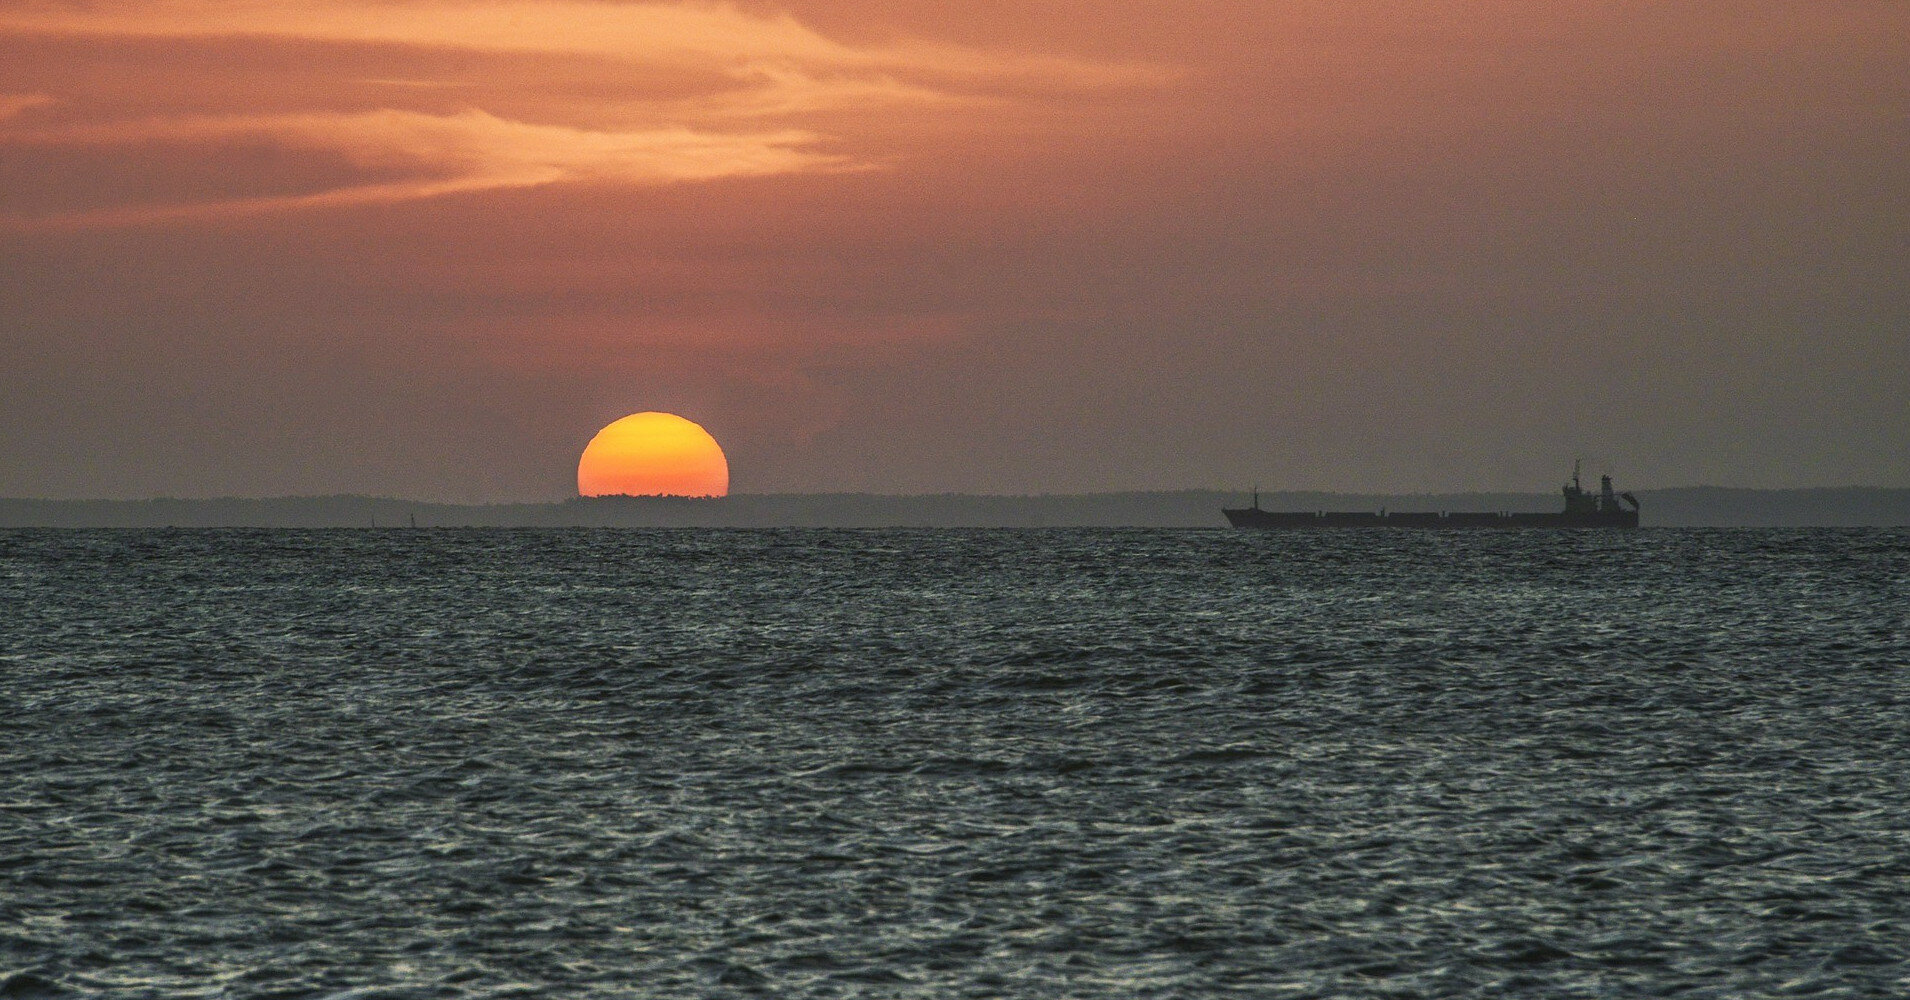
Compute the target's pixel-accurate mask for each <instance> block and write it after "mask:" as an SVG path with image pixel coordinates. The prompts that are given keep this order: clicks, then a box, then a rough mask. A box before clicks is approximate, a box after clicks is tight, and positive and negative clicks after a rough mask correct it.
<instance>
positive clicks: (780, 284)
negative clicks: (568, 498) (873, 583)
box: [0, 0, 1910, 501]
mask: <svg viewBox="0 0 1910 1000" xmlns="http://www.w3.org/2000/svg"><path fill="white" fill-rule="evenodd" d="M1906 66H1910V5H1905V4H1902V3H1900V2H1897V0H1877V2H1835V0H1821V2H1820V0H1814V2H1812V3H1810V4H1797V3H1793V2H1768V3H1760V2H1748V0H1747V2H1731V3H1715V4H1713V3H1689V4H1682V3H1681V4H1661V3H1655V2H1650V3H1648V2H1638V3H1613V2H1608V0H1599V2H1589V0H1588V2H1560V3H1548V4H1543V5H1534V4H1529V3H1525V2H1522V0H1519V2H1515V0H1507V2H1503V3H1490V2H1480V0H1441V2H1430V0H1428V2H1421V3H1389V4H1375V5H1364V4H1345V3H1340V2H1326V0H1321V2H1283V3H1279V4H1258V5H1247V4H1237V3H1231V2H1230V3H1199V2H1195V3H1171V4H1170V3H1165V2H1159V3H1155V2H1139V3H1122V4H1110V5H1106V6H1105V7H1104V8H1099V9H1097V10H1096V11H1095V12H1094V15H1093V16H1083V15H1082V9H1081V6H1080V5H1079V4H1077V3H1058V2H1057V3H1044V2H1019V3H993V2H988V3H970V4H961V5H954V4H947V3H939V2H934V3H932V2H927V0H887V2H883V0H817V2H793V3H787V4H771V3H736V4H713V3H614V2H597V0H562V2H535V0H500V2H486V0H430V2H404V0H297V2H292V0H279V2H269V3H268V2H263V0H260V2H240V3H234V2H213V0H164V2H139V0H123V2H118V3H113V4H83V3H76V2H73V3H68V2H41V0H12V2H10V3H8V4H6V5H5V6H4V7H0V369H3V370H5V371H7V372H8V373H9V374H8V376H7V377H8V380H9V383H10V384H9V386H8V391H7V392H5V393H0V419H4V420H5V421H6V423H7V426H8V428H9V432H8V434H7V435H6V436H5V437H4V438H3V439H0V495H9V496H89V497H90V496H133V497H137V496H151V495H178V496H199V495H219V494H242V495H273V494H286V493H333V492H359V493H374V494H389V495H403V496H414V497H420V498H427V499H444V500H453V501H459V500H509V499H546V498H556V497H561V496H564V495H566V494H567V493H568V492H569V486H570V477H571V476H572V474H573V472H574V469H575V462H576V456H577V454H578V452H579V451H580V450H581V448H582V446H583V444H584V442H586V441H587V440H588V439H589V437H590V435H591V434H592V433H594V432H595V430H596V429H597V428H599V427H601V426H602V425H604V424H605V423H607V422H608V421H609V420H611V419H614V418H615V417H617V416H620V415H622V414H625V413H630V412H636V411H639V410H652V409H654V410H667V411H671V412H676V413H681V414H684V415H685V416H688V417H690V418H692V419H694V420H696V421H698V422H699V423H701V424H703V425H704V426H705V427H707V428H709V430H710V431H711V432H712V433H713V434H715V436H716V437H717V439H718V440H719V441H721V442H722V444H723V446H724V448H725V449H726V450H727V451H728V452H729V457H730V465H731V470H732V474H733V479H732V489H734V490H735V491H737V492H767V491H812V490H813V491H824V490H872V491H878V492H919V491H939V490H973V491H1010V492H1024V491H1026V492H1044V491H1045V492H1060V491H1074V490H1100V489H1126V488H1143V489H1153V488H1178V487H1212V486H1226V487H1234V486H1244V485H1248V484H1251V483H1253V482H1259V483H1261V484H1262V485H1265V486H1267V487H1268V488H1289V487H1290V488H1315V487H1321V488H1341V489H1387V490H1418V489H1453V488H1469V487H1480V488H1530V489H1535V490H1538V489H1545V488H1548V487H1549V485H1550V484H1551V482H1552V481H1553V480H1554V479H1556V478H1558V476H1559V475H1561V474H1562V473H1561V470H1562V469H1564V468H1566V467H1567V466H1568V464H1569V462H1570V460H1571V458H1572V457H1574V456H1579V455H1583V456H1585V457H1587V458H1588V459H1591V460H1592V461H1593V462H1594V463H1602V464H1605V465H1609V466H1610V467H1612V468H1613V470H1614V471H1615V472H1617V473H1618V474H1619V475H1620V478H1621V479H1622V480H1624V481H1627V482H1629V483H1634V484H1639V485H1678V484H1685V483H1692V482H1714V483H1733V484H1741V485H1752V484H1770V485H1817V484H1841V483H1852V482H1859V483H1874V484H1880V485H1899V486H1904V485H1910V445H1906V443H1905V442H1907V441H1910V417H1907V416H1906V412H1910V408H1906V407H1904V406H1903V405H1902V402H1901V401H1902V399H1903V398H1906V397H1910V347H1907V346H1906V343H1907V341H1910V337H1907V336H1906V334H1905V331H1906V330H1910V290H1907V286H1910V283H1906V282H1904V281H1903V278H1902V274H1903V267H1902V261H1903V260H1904V259H1905V258H1906V257H1907V256H1910V204H1907V203H1906V202H1910V198H1907V197H1906V180H1905V177H1906V175H1905V172H1904V169H1903V165H1904V163H1905V162H1907V161H1906V153H1910V124H1907V123H1910V71H1907V70H1906V69H1905V67H1906Z"/></svg>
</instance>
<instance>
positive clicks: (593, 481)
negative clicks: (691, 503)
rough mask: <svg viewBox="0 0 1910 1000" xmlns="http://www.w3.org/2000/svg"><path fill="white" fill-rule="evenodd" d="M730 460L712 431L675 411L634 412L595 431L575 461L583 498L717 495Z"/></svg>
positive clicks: (726, 480) (725, 484)
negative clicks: (724, 454) (594, 434)
mask: <svg viewBox="0 0 1910 1000" xmlns="http://www.w3.org/2000/svg"><path fill="white" fill-rule="evenodd" d="M729 491H730V463H729V459H727V458H724V457H723V449H722V448H721V447H720V446H718V445H717V443H716V439H715V438H713V437H711V436H710V432H709V431H706V430H704V429H703V428H701V427H699V426H697V425H696V424H695V423H693V422H691V421H688V420H685V419H683V418H682V417H679V416H677V415H676V414H674V413H655V412H650V413H632V414H631V415H629V416H627V417H625V418H623V419H622V420H618V421H616V422H615V423H612V424H611V425H610V426H608V427H605V428H604V429H603V430H600V431H598V432H597V436H596V437H594V438H591V439H590V443H589V444H588V445H585V446H584V455H583V457H582V458H580V459H578V460H577V493H578V494H579V495H581V496H587V497H601V496H613V495H616V494H620V493H624V494H629V495H630V496H673V497H720V496H727V495H728V494H729Z"/></svg>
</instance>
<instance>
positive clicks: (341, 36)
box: [0, 0, 1161, 85]
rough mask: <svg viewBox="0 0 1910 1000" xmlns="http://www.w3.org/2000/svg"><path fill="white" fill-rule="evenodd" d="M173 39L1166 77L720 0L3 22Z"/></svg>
mask: <svg viewBox="0 0 1910 1000" xmlns="http://www.w3.org/2000/svg"><path fill="white" fill-rule="evenodd" d="M4 29H10V30H14V31H35V32H45V33H59V34H71V35H122V36H146V37H165V38H208V37H235V36H248V35H250V36H274V37H284V38H297V39H305V40H312V41H333V42H358V43H377V44H396V45H427V46H436V47H445V48H454V49H466V50H473V51H490V52H545V53H562V54H571V55H590V56H598V57H603V58H608V59H614V60H623V61H631V62H642V63H656V62H659V61H678V62H683V63H688V64H693V65H698V66H707V65H711V64H712V62H711V61H712V60H715V61H717V64H719V65H720V64H725V63H727V64H730V65H734V66H737V67H738V68H743V67H745V66H748V65H753V64H758V63H762V62H777V63H792V64H799V65H808V66H815V67H834V68H837V69H843V70H864V71H867V70H904V71H908V72H911V73H931V74H936V75H948V76H978V77H990V78H998V77H1001V76H1003V75H1026V76H1040V77H1046V78H1049V79H1051V80H1053V81H1056V82H1063V81H1065V82H1073V83H1078V84H1087V85H1099V84H1108V83H1136V82H1145V81H1149V80H1158V79H1159V78H1160V76H1161V74H1160V71H1159V70H1158V69H1157V68H1151V67H1145V66H1131V65H1108V64H1102V63H1096V62H1092V61H1088V60H1079V59H1069V58H1065V57H1057V56H1048V55H1039V54H1034V55H1031V54H1025V53H1003V52H993V51H987V50H981V49H973V48H966V47H961V46H950V45H935V44H932V43H926V42H916V41H903V42H895V43H891V44H886V45H880V46H854V45H847V44H843V43H840V42H836V41H834V40H832V39H829V38H827V37H825V36H824V35H822V34H820V33H818V32H816V31H813V30H811V29H810V28H808V27H805V26H804V25H803V24H801V23H800V22H798V21H797V20H796V19H795V18H793V17H791V16H789V15H787V14H775V15H759V14H750V13H747V12H745V11H742V10H739V9H737V8H735V7H733V6H730V5H727V4H715V3H695V2H692V3H634V4H623V3H605V2H593V0H422V2H414V3H405V4H396V3H388V2H365V0H272V2H263V0H145V2H130V3H125V4H115V5H112V6H110V7H108V6H96V5H92V4H87V5H83V6H76V5H74V4H71V3H57V2H49V0H13V2H12V3H10V4H9V5H8V7H7V9H6V10H5V11H0V30H4Z"/></svg>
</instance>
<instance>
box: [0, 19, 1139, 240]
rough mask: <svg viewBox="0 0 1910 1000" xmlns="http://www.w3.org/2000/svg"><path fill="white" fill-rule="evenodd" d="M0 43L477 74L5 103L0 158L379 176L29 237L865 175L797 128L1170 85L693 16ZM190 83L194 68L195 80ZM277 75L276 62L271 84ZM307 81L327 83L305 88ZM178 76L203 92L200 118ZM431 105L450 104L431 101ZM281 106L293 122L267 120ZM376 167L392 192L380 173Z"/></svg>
mask: <svg viewBox="0 0 1910 1000" xmlns="http://www.w3.org/2000/svg"><path fill="white" fill-rule="evenodd" d="M0 37H10V38H13V39H14V40H15V42H16V43H19V42H20V40H22V39H26V40H28V41H29V42H30V40H32V39H36V38H38V39H60V38H69V39H70V38H149V39H179V40H193V41H198V42H217V43H220V44H222V45H227V46H230V45H233V44H240V45H244V44H247V40H248V39H251V40H261V41H272V40H295V41H298V42H300V43H303V44H305V45H307V46H310V45H311V44H313V43H316V44H317V45H318V47H319V49H318V51H319V52H321V53H322V52H324V51H326V50H328V49H343V48H349V47H353V46H356V47H360V48H361V49H362V47H363V46H374V47H389V46H403V47H413V48H416V49H418V50H419V53H420V56H421V57H422V56H424V55H425V54H427V53H430V54H435V55H436V56H439V57H441V56H442V55H443V54H445V53H447V52H451V53H457V52H462V53H466V54H468V55H469V56H470V57H471V58H472V59H475V60H477V63H476V64H475V65H476V66H478V67H479V69H477V70H476V71H475V73H473V71H472V70H471V69H469V68H468V67H469V66H470V65H472V64H470V63H468V61H467V62H465V63H464V65H466V66H467V68H466V69H465V70H463V71H462V72H463V75H457V74H451V75H446V74H445V73H434V72H432V71H431V70H430V67H431V66H434V65H435V66H442V65H443V61H442V60H441V59H440V60H439V61H437V62H434V61H433V60H432V59H430V58H418V59H415V60H413V63H415V65H408V66H407V68H405V69H403V70H401V71H400V73H399V74H398V75H392V76H384V75H378V74H375V73H374V74H367V73H364V72H362V70H360V71H355V72H352V73H351V74H349V75H347V76H341V77H340V78H339V79H337V80H333V81H331V82H329V83H320V84H316V85H315V84H313V83H312V82H311V81H312V79H313V77H312V76H311V74H310V72H309V71H310V67H309V66H307V67H303V69H304V70H305V73H306V75H305V76H304V77H302V78H301V82H300V84H299V86H298V87H296V88H295V87H290V86H288V87H287V88H284V89H283V91H282V92H281V93H278V94H276V95H274V100H275V104H276V108H275V110H273V111H270V112H267V111H265V110H263V108H264V105H262V104H261V105H255V107H254V109H245V108H242V107H241V108H235V107H234V106H232V104H231V103H230V102H231V101H232V100H233V97H232V89H231V87H230V85H229V84H227V83H226V82H225V81H223V80H220V79H219V78H218V70H217V68H216V67H207V68H204V69H198V68H196V67H193V66H190V65H188V66H187V67H186V69H184V70H181V69H180V66H179V65H169V66H168V69H169V71H171V72H173V73H175V74H177V73H181V72H184V73H185V74H186V84H185V85H184V86H182V87H181V88H179V92H178V93H170V92H169V93H168V94H167V98H166V100H167V109H166V110H155V109H154V108H152V107H147V108H145V109H143V110H141V111H138V112H136V113H134V112H133V110H132V109H131V108H130V107H129V108H126V109H125V110H120V109H116V108H114V107H112V106H110V102H101V101H100V100H98V99H97V98H96V99H95V100H94V102H93V103H92V104H86V103H83V102H72V103H71V104H70V105H69V106H66V107H63V108H62V112H63V120H64V121H65V122H67V123H66V124H63V125H61V126H58V127H55V126H53V125H50V124H48V125H43V126H42V127H39V128H27V127H24V126H25V125H26V121H25V119H24V113H25V112H26V111H27V110H28V109H31V108H34V107H36V106H39V105H43V104H51V103H54V102H55V100H56V97H57V96H58V95H54V94H41V93H33V94H25V95H0V148H4V147H5V146H6V145H10V144H11V145H16V146H17V145H22V144H29V145H37V146H40V147H53V146H66V147H71V148H74V149H78V150H82V151H83V150H89V149H90V150H93V151H95V153H96V154H98V153H99V152H100V151H110V150H113V149H120V150H122V151H123V153H124V155H125V156H126V157H137V156H138V155H140V153H139V147H140V146H141V144H154V143H159V144H173V145H189V146H190V145H202V146H205V147H207V153H208V155H211V154H212V153H214V152H216V147H217V146H218V144H221V143H231V142H235V141H252V142H257V141H265V142H268V143H275V144H278V145H280V146H283V147H285V148H289V149H309V150H318V151H324V152H328V153H332V154H335V155H338V156H341V157H343V158H344V159H345V160H346V161H347V162H349V163H352V164H355V165H358V166H361V167H364V168H367V170H368V171H369V170H374V169H375V170H377V171H382V173H379V174H378V175H377V178H376V179H375V180H373V179H369V178H370V176H371V175H370V174H368V175H367V179H365V180H364V181H363V182H362V183H349V182H347V183H342V184H341V185H340V186H336V187H333V188H331V189H328V190H325V191H320V192H315V193H314V192H301V193H296V194H293V193H288V194H283V195H274V196H263V197H262V196H258V195H256V194H254V195H248V196H245V197H238V196H235V197H233V198H231V199H229V200H223V201H221V200H213V201H206V200H204V199H203V197H201V198H199V199H197V200H182V201H181V202H180V203H178V204H168V205H144V206H139V207H126V206H115V205H99V206H95V207H93V208H88V209H84V210H80V211H77V212H73V213H69V214H66V215H62V216H60V217H58V218H56V219H52V220H48V219H44V218H42V219H41V220H40V223H41V224H79V225H118V224H130V223H136V222H141V221H149V220H154V219H162V218H172V217H180V216H195V215H204V214H217V213H230V212H265V211H276V210H285V209H296V208H308V207H319V206H336V205H354V204H365V203H370V202H387V201H401V200H408V199H415V198H427V197H433V196H439V195H445V194H453V193H461V192H474V191H484V190H493V189H502V188H522V187H533V186H539V185H547V184H559V183H568V182H601V183H615V184H626V185H652V184H663V183H678V182H684V181H696V180H709V179H717V178H725V177H739V176H763V175H775V174H794V173H811V172H816V171H840V170H845V169H853V168H856V167H868V166H870V165H871V164H870V163H869V162H867V161H861V162H858V161H855V160H852V159H850V158H849V156H848V155H847V154H844V153H841V152H834V151H831V149H830V148H829V147H830V146H831V137H830V136H828V135H825V134H823V132H822V131H820V130H819V129H818V128H816V127H814V126H813V125H811V124H807V123H806V119H805V116H813V115H818V114H824V113H827V114H830V115H832V117H831V118H830V119H829V129H830V131H831V132H832V133H833V132H835V131H838V130H840V129H842V128H845V127H846V128H850V129H852V130H853V129H856V128H857V127H858V126H857V124H856V122H857V121H858V120H860V121H862V122H864V123H865V124H864V125H863V126H862V127H863V128H864V129H865V130H867V131H869V132H872V133H875V134H876V135H877V136H878V141H877V142H875V143H871V142H868V141H863V142H860V143H857V144H856V148H858V149H861V150H864V151H865V155H868V154H867V153H866V151H868V150H871V149H878V150H879V148H880V142H879V134H880V132H881V130H882V129H883V128H885V127H888V128H893V127H896V126H894V125H890V124H887V123H886V121H885V119H884V117H883V116H882V115H880V114H878V113H877V112H878V109H883V108H890V107H894V106H897V105H914V106H920V107H926V108H942V109H953V108H956V107H960V106H980V105H984V104H992V105H998V106H999V105H1003V104H1010V105H1012V104H1013V102H1014V101H1015V100H1016V99H1017V98H1016V97H1015V96H1014V95H1016V94H1026V93H1030V92H1038V93H1044V94H1047V93H1068V92H1072V91H1074V90H1076V89H1080V88H1087V89H1096V88H1104V87H1128V86H1134V85H1137V84H1148V83H1158V82H1160V81H1161V80H1162V79H1165V77H1164V76H1163V74H1162V72H1161V71H1160V70H1159V69H1157V68H1152V67H1143V66H1127V65H1102V64H1097V63H1094V62H1091V61H1086V60H1077V59H1069V58H1065V57H1056V56H1048V55H1040V54H1026V53H1003V52H994V51H987V50H981V49H973V48H964V47H959V46H947V45H936V44H931V43H924V42H915V41H903V42H895V43H889V44H881V45H850V44H845V43H841V42H838V41H835V40H833V39H830V38H828V37H825V36H824V35H822V34H820V33H818V32H816V31H814V30H812V29H810V28H808V27H806V26H805V25H803V24H801V23H799V22H798V21H797V20H795V19H794V18H792V17H790V16H787V15H761V14H752V13H748V12H745V11H742V10H739V9H737V8H735V7H732V6H728V5H723V4H710V3H696V2H688V3H608V2H592V0H548V2H530V0H420V2H412V3H403V4H398V3H389V2H371V0H274V2H260V0H225V2H214V0H129V2H126V3H122V4H113V5H94V4H75V3H68V2H51V0H13V2H10V3H8V4H7V5H6V6H5V7H4V8H3V9H0ZM307 51H308V52H309V51H310V50H309V49H308V50H307ZM527 53H528V54H532V55H535V56H537V57H539V58H541V59H546V60H548V59H553V58H554V59H559V60H566V61H567V64H568V67H569V68H568V69H567V70H566V71H565V73H564V74H558V76H561V77H562V78H563V79H565V80H569V81H571V82H573V83H574V82H575V81H576V80H578V79H584V80H588V81H589V86H587V87H583V88H575V87H573V88H571V89H570V90H567V91H566V90H563V88H562V87H560V86H559V85H557V84H551V85H549V89H550V90H551V91H552V92H551V93H544V94H541V95H540V94H537V93H533V92H535V91H538V90H539V89H540V87H543V86H545V84H544V82H543V79H542V78H541V77H536V76H533V77H531V78H526V77H524V76H523V75H522V74H520V75H518V76H516V77H512V78H511V80H514V81H516V82H510V81H509V80H491V79H486V78H485V77H484V74H483V72H482V69H481V67H482V65H483V63H484V61H485V60H486V59H491V58H505V57H506V56H507V55H521V54H527ZM159 58H163V57H159ZM307 58H317V59H320V60H322V59H323V58H324V57H323V56H322V55H320V56H310V55H308V56H307ZM195 72H197V73H200V74H201V75H200V76H198V77H193V76H192V75H191V74H192V73H195ZM291 73H292V71H291V70H289V69H288V79H289V78H290V75H291ZM686 73H687V74H690V77H688V78H691V79H697V80H702V81H704V82H702V83H699V84H696V85H694V86H691V87H689V88H688V89H687V90H686V89H684V88H683V87H682V86H681V84H674V85H669V86H661V87H660V86H659V84H658V81H661V80H670V79H673V80H679V81H680V80H682V79H685V78H686V77H685V76H684V74H686ZM659 74H661V75H659ZM318 79H320V80H325V79H328V78H326V77H324V76H323V75H322V74H321V75H320V76H319V77H318ZM194 80H199V81H202V82H203V91H202V92H201V93H200V94H199V97H198V99H199V102H200V103H198V105H197V106H195V104H194V101H195V92H194V90H193V81H194ZM347 84H350V85H353V86H356V87H358V88H359V89H358V91H357V94H356V96H353V97H349V98H348V97H346V96H345V95H346V94H347V93H348V92H349V88H348V86H347ZM366 85H371V86H373V87H374V88H375V89H374V90H373V91H370V92H369V93H374V94H376V95H377V96H376V97H375V99H376V100H377V102H378V103H379V104H382V105H384V106H383V107H376V108H373V109H369V110H368V109H367V108H366V107H365V101H364V94H366V93H368V92H367V91H365V90H364V89H363V88H364V87H365V86H366ZM380 85H382V86H380ZM315 88H316V89H315ZM215 94H216V95H219V96H218V97H216V98H215V97H214V96H212V95H215ZM288 95H289V96H288ZM446 96H455V97H456V98H457V99H458V103H460V104H463V105H465V106H464V107H463V108H462V109H461V110H455V109H454V108H446V107H444V106H443V104H442V103H441V102H442V101H443V100H444V98H445V97H446ZM288 99H289V100H291V101H292V102H293V105H294V107H296V108H297V110H296V111H293V112H287V111H285V110H284V108H285V104H286V101H287V100H288ZM454 107H455V106H454ZM845 113H846V114H847V115H848V116H849V117H848V118H846V119H845V118H844V114H845ZM858 116H860V118H859V119H858ZM911 120H913V121H915V122H918V123H919V122H920V121H921V120H922V119H921V118H920V116H914V117H913V118H912V119H911ZM864 138H865V140H866V138H867V136H866V135H865V136H864ZM874 155H880V154H879V153H876V154H874ZM393 169H396V170H397V171H398V172H399V173H401V174H402V175H403V176H404V178H405V179H401V180H395V181H394V180H392V179H391V176H390V175H391V171H392V170H393Z"/></svg>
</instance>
